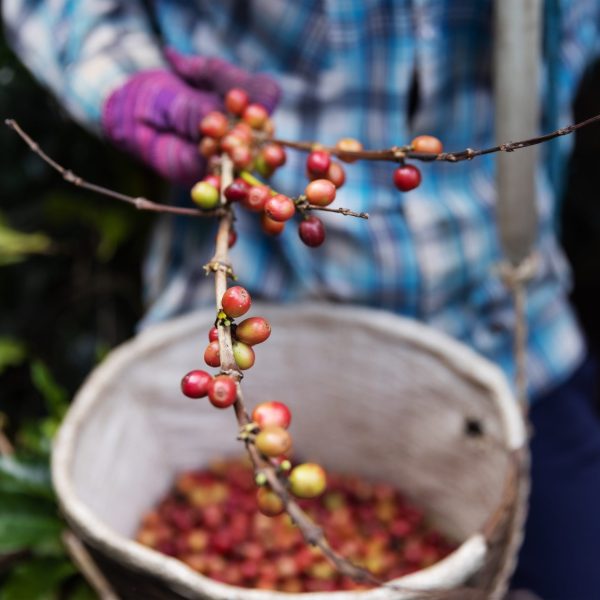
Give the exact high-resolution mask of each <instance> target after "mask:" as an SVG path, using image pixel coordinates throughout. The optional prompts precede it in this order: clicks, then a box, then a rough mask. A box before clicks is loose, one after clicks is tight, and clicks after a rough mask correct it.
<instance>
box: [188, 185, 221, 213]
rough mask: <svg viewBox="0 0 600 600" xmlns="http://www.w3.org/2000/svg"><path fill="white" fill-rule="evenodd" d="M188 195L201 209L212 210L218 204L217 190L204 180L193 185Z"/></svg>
mask: <svg viewBox="0 0 600 600" xmlns="http://www.w3.org/2000/svg"><path fill="white" fill-rule="evenodd" d="M190 196H191V197H192V200H193V201H194V202H195V203H196V204H197V205H198V206H199V207H200V208H201V209H202V210H212V209H213V208H216V207H217V206H218V205H219V190H218V189H217V188H216V187H214V186H213V185H211V184H210V183H208V182H206V181H199V182H198V183H197V184H196V185H194V187H193V188H192V190H191V192H190Z"/></svg>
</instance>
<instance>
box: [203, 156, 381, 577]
mask: <svg viewBox="0 0 600 600" xmlns="http://www.w3.org/2000/svg"><path fill="white" fill-rule="evenodd" d="M232 173H233V165H232V163H231V160H230V159H229V157H228V156H226V155H223V156H222V158H221V194H223V190H224V189H225V188H226V187H227V186H228V185H229V183H230V182H231V180H232ZM221 201H222V203H224V202H225V198H224V197H223V196H222V198H221ZM232 222H233V214H232V213H231V211H227V212H226V213H225V215H224V216H222V217H221V219H220V221H219V228H218V231H217V240H216V249H215V255H214V256H213V258H212V260H211V263H219V264H225V265H228V264H229V232H230V229H231V224H232ZM226 289H227V274H226V272H225V270H223V269H219V270H216V271H215V300H216V304H217V311H220V310H221V309H222V306H221V298H222V297H223V294H224V293H225V290H226ZM217 330H218V333H219V356H220V360H221V371H222V372H223V373H227V374H228V375H229V376H230V377H233V378H234V379H235V380H236V383H237V400H236V402H235V404H234V411H235V415H236V419H237V422H238V425H239V427H240V429H241V428H243V427H245V426H246V425H248V424H249V423H250V422H251V420H250V417H249V416H248V412H247V410H246V407H245V405H244V398H243V395H242V390H241V386H240V380H241V378H242V373H241V371H240V370H239V367H238V366H237V364H236V362H235V358H234V356H233V343H232V339H231V328H230V327H229V326H226V325H223V324H222V323H220V322H219V323H218V324H217ZM245 443H246V449H247V451H248V454H249V456H250V459H251V461H252V464H253V467H254V470H255V472H257V473H263V474H264V475H265V477H266V479H267V483H268V484H269V486H270V487H271V489H272V490H273V491H274V492H275V493H276V494H277V495H278V496H279V497H280V498H281V500H282V502H283V504H284V506H285V510H286V512H287V513H288V515H289V516H290V518H291V519H292V520H293V521H294V523H295V524H296V526H297V527H298V528H299V529H300V531H301V532H302V535H303V536H304V538H305V540H306V541H307V542H308V543H309V544H311V545H313V546H317V547H318V548H320V549H321V551H322V552H323V554H324V555H325V556H326V557H327V558H328V559H329V560H330V562H331V563H332V564H333V565H334V566H335V567H336V569H337V570H338V571H339V572H340V573H342V574H344V575H347V576H348V577H351V578H353V579H355V580H359V581H369V582H371V583H374V584H381V583H382V582H380V581H379V580H376V579H375V578H374V577H373V575H372V574H371V573H369V571H367V570H366V569H363V568H361V567H358V566H357V565H354V564H352V563H351V562H350V561H348V560H346V559H345V558H344V557H342V556H340V555H339V554H338V553H337V552H335V551H334V550H333V549H332V548H331V546H330V545H329V543H328V542H327V539H326V538H325V535H324V533H323V530H322V529H321V528H320V527H319V526H318V525H316V524H315V523H314V522H313V521H312V519H311V518H310V517H309V516H308V515H307V514H306V513H305V512H304V511H303V510H302V509H301V508H300V506H299V505H298V504H297V503H296V502H295V501H294V500H293V499H292V498H291V496H290V494H289V493H288V491H287V489H286V487H285V485H284V484H283V483H282V481H281V480H280V479H279V477H278V475H277V471H276V468H275V467H274V466H273V465H272V464H271V463H270V462H269V461H267V460H265V459H264V458H263V456H262V455H261V453H260V452H259V451H258V449H257V448H256V446H255V445H254V443H252V442H251V441H249V440H246V442H245Z"/></svg>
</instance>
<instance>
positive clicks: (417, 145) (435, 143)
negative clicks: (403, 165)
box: [410, 135, 443, 154]
mask: <svg viewBox="0 0 600 600" xmlns="http://www.w3.org/2000/svg"><path fill="white" fill-rule="evenodd" d="M410 145H411V148H412V149H413V150H414V151H415V152H424V153H426V154H439V153H440V152H441V151H442V149H443V146H442V142H440V140H438V138H436V137H433V136H432V135H418V136H417V137H416V138H415V139H414V140H413V141H412V142H411V143H410Z"/></svg>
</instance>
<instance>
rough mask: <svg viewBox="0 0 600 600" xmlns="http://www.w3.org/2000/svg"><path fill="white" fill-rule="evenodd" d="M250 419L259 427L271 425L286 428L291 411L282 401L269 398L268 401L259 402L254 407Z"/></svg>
mask: <svg viewBox="0 0 600 600" xmlns="http://www.w3.org/2000/svg"><path fill="white" fill-rule="evenodd" d="M252 420H253V421H254V422H255V423H258V426H259V427H260V428H261V429H264V428H265V427H270V426H273V425H275V426H277V427H282V428H283V429H287V428H288V427H289V426H290V422H291V421H292V413H291V412H290V409H289V408H288V407H287V406H286V405H285V404H283V402H277V401H275V400H271V401H270V402H261V403H260V404H258V405H257V406H256V407H255V408H254V410H253V411H252Z"/></svg>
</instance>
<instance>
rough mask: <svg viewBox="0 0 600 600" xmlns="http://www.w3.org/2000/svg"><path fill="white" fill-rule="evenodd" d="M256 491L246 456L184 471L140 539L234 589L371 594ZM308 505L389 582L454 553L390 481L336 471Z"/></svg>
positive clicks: (338, 546)
mask: <svg viewBox="0 0 600 600" xmlns="http://www.w3.org/2000/svg"><path fill="white" fill-rule="evenodd" d="M254 487H255V486H254V476H253V472H252V468H251V466H250V464H249V463H248V462H247V461H246V460H244V459H242V460H227V461H219V462H215V463H214V464H213V465H211V466H210V468H208V469H203V470H198V471H191V472H186V473H183V474H181V475H180V476H179V477H178V478H177V480H176V483H175V486H174V488H173V490H172V491H171V492H170V493H169V494H168V495H167V496H166V497H165V498H164V499H163V500H162V501H161V502H160V503H159V504H158V506H157V507H156V508H155V509H154V510H151V511H150V512H148V513H147V514H146V515H145V516H144V517H143V519H142V523H141V525H140V528H139V531H138V533H137V540H138V541H139V542H140V543H142V544H144V545H146V546H149V547H151V548H154V549H156V550H158V551H159V552H162V553H164V554H167V555H169V556H173V557H176V558H179V559H180V560H182V561H183V562H184V563H186V564H187V565H188V566H189V567H191V568H192V569H194V570H195V571H197V572H198V573H202V574H203V575H206V576H208V577H211V578H213V579H216V580H218V581H221V582H224V583H228V584H230V585H235V586H241V587H248V588H255V589H271V590H279V591H282V592H298V593H299V592H317V591H336V590H358V589H367V588H368V587H369V586H366V585H364V584H359V583H356V582H354V581H352V580H351V579H350V578H348V577H344V576H342V575H340V574H339V573H338V572H337V571H336V569H335V568H334V567H333V566H332V565H331V564H330V563H329V562H327V560H326V558H325V556H324V555H323V553H322V552H321V551H320V550H319V549H318V548H315V547H311V546H307V545H306V542H305V541H304V539H303V537H302V534H301V533H300V531H299V530H298V528H297V527H295V526H294V525H293V524H292V522H291V520H290V518H289V517H288V516H287V515H285V514H284V515H280V516H278V517H275V518H269V517H266V516H265V515H264V514H262V513H261V512H259V511H257V510H256V504H255V501H254ZM299 503H300V504H301V506H302V508H303V509H304V510H305V511H306V512H307V513H308V514H309V515H310V516H311V517H313V518H314V519H315V521H317V522H318V523H319V524H321V525H322V527H323V529H324V532H325V534H326V536H327V539H328V540H329V542H330V543H331V545H332V546H333V548H334V549H335V550H337V551H338V552H339V553H340V554H342V555H343V556H345V557H346V558H348V559H350V560H352V562H354V563H355V564H358V565H361V566H363V567H365V568H367V569H368V570H369V571H370V572H371V573H373V574H374V575H375V576H376V577H378V578H379V579H381V580H386V581H387V580H390V579H394V578H397V577H401V576H403V575H406V574H408V573H411V572H413V571H417V570H419V569H422V568H424V567H427V566H430V565H432V564H434V563H435V562H437V561H439V560H440V559H442V558H443V557H445V556H446V555H447V554H449V553H450V552H451V551H452V550H453V549H454V545H453V544H452V543H451V542H449V541H448V540H446V539H445V538H444V537H443V536H442V535H440V534H439V533H438V532H437V531H436V530H434V529H433V528H432V527H430V526H429V525H428V524H427V523H426V521H425V520H424V518H423V514H422V512H421V511H420V510H419V509H418V508H416V507H414V506H413V505H411V504H410V503H409V502H407V500H406V499H405V498H404V497H403V496H402V495H401V494H400V493H399V492H398V491H397V490H395V489H394V488H393V487H391V486H389V485H387V484H373V483H370V482H367V481H365V480H364V479H361V478H358V477H354V476H339V475H331V474H330V476H329V486H328V490H327V492H326V493H324V494H323V495H321V496H320V497H319V498H318V499H316V500H309V501H307V500H300V501H299Z"/></svg>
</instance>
